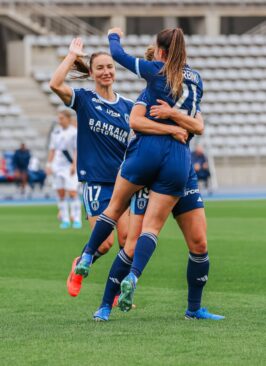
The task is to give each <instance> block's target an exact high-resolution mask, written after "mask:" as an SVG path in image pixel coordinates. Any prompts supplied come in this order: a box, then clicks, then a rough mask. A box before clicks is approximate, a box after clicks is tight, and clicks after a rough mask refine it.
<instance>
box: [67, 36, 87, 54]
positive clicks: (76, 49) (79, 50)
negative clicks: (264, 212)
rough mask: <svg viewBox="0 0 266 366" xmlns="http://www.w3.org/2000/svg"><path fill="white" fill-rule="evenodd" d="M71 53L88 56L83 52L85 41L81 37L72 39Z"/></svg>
mask: <svg viewBox="0 0 266 366" xmlns="http://www.w3.org/2000/svg"><path fill="white" fill-rule="evenodd" d="M69 53H72V54H74V55H75V56H76V57H84V56H87V54H86V53H84V52H83V41H82V39H81V38H74V39H73V40H72V41H71V43H70V46H69Z"/></svg>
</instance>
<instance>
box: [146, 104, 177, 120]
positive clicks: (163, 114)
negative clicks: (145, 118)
mask: <svg viewBox="0 0 266 366" xmlns="http://www.w3.org/2000/svg"><path fill="white" fill-rule="evenodd" d="M157 102H158V103H159V104H158V105H153V106H152V107H151V110H150V115H151V116H152V117H155V118H159V119H168V118H170V117H171V113H172V108H171V107H170V105H169V104H168V103H166V102H165V101H164V100H161V99H157Z"/></svg>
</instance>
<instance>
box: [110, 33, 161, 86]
mask: <svg viewBox="0 0 266 366" xmlns="http://www.w3.org/2000/svg"><path fill="white" fill-rule="evenodd" d="M122 35H123V32H122V31H121V29H120V28H112V29H110V30H109V31H108V39H109V46H110V53H111V55H112V57H113V59H114V60H115V61H116V62H118V63H119V64H120V65H122V66H124V67H125V68H126V69H128V70H130V71H132V72H133V73H134V74H136V75H138V77H139V78H144V79H149V77H151V75H153V73H154V72H157V71H158V70H156V69H155V70H153V64H152V62H150V61H146V60H144V59H139V58H136V57H134V56H131V55H129V54H128V53H126V52H125V51H124V49H123V47H122V45H121V43H120V38H121V37H122Z"/></svg>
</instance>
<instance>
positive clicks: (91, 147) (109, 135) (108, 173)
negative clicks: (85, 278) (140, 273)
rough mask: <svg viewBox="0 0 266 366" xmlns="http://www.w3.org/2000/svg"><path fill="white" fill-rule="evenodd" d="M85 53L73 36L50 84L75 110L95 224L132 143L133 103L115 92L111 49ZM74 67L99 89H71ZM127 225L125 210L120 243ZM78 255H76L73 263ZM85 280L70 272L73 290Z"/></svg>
mask: <svg viewBox="0 0 266 366" xmlns="http://www.w3.org/2000/svg"><path fill="white" fill-rule="evenodd" d="M84 56H85V54H84V53H83V42H82V40H81V39H80V38H76V39H74V40H73V41H72V42H71V45H70V48H69V53H68V55H67V56H66V58H65V59H64V60H63V62H62V63H61V64H60V65H59V67H58V69H57V70H56V71H55V73H54V75H53V76H52V79H51V81H50V87H51V89H52V90H53V91H54V92H55V93H56V94H57V95H58V96H59V97H60V98H61V99H62V101H63V102H64V103H65V104H66V105H67V106H69V107H71V108H73V109H74V110H75V111H76V113H77V123H78V135H77V173H78V179H79V181H81V182H83V183H84V185H83V198H84V205H85V208H86V212H87V215H88V219H89V223H90V225H91V227H94V225H95V223H96V220H97V218H98V216H99V214H101V213H102V212H103V211H104V210H105V208H106V207H107V205H108V203H109V201H110V198H111V195H112V192H113V188H114V182H115V178H116V175H117V172H118V169H119V166H120V164H121V162H122V160H123V157H124V153H125V149H126V147H127V143H128V136H129V131H130V129H129V124H128V117H129V114H130V112H131V108H132V105H133V103H132V101H130V100H128V99H126V98H123V97H122V96H120V95H119V94H117V93H115V92H114V91H113V88H112V86H113V82H114V80H115V66H114V62H113V59H112V57H111V56H110V55H109V54H107V53H105V52H99V53H95V54H92V55H91V57H90V62H89V65H87V64H86V63H85V62H84V61H83V60H82V57H84ZM73 68H76V69H77V70H78V71H82V72H83V76H84V75H85V76H86V77H89V76H91V77H92V79H93V80H94V82H95V90H87V89H83V88H82V89H72V88H70V87H69V86H68V85H67V84H66V83H65V79H66V76H67V74H68V73H69V71H70V70H72V69H73ZM127 226H128V214H127V213H125V214H124V215H123V216H122V217H120V219H119V221H118V225H117V231H118V241H119V243H120V245H123V244H124V242H125V238H126V233H127ZM109 234H111V232H110V233H109ZM113 240H114V238H113V235H112V234H111V235H107V236H106V238H105V239H104V240H103V241H102V242H101V243H100V244H102V245H101V246H100V247H99V250H98V251H97V252H96V253H95V257H94V260H95V259H96V258H97V257H99V256H101V255H102V254H105V253H106V252H107V251H108V250H109V248H110V247H111V246H112V244H113ZM97 249H98V248H97ZM78 259H79V258H76V259H75V260H74V262H73V268H74V267H75V265H76V263H77V262H78ZM81 281H82V277H81V276H77V275H75V274H74V272H73V271H71V273H70V275H69V278H68V282H67V285H68V291H69V294H70V295H72V296H77V294H78V293H79V290H80V287H81Z"/></svg>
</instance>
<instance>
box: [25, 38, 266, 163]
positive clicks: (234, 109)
mask: <svg viewBox="0 0 266 366" xmlns="http://www.w3.org/2000/svg"><path fill="white" fill-rule="evenodd" d="M29 41H30V42H31V45H32V47H34V48H36V47H37V48H38V47H41V48H43V47H45V46H44V45H45V44H46V47H48V48H49V49H51V48H53V51H52V52H53V53H55V54H57V56H58V61H59V60H60V59H61V58H62V57H63V56H65V55H66V54H67V50H68V45H69V41H70V37H68V36H67V37H57V38H54V39H53V41H52V42H51V43H49V38H44V37H31V38H30V40H29ZM150 43H152V37H150V36H140V37H137V36H127V37H126V38H125V39H124V44H125V46H126V49H127V50H128V51H129V52H131V53H133V54H134V55H136V56H139V57H142V56H143V54H144V52H145V48H146V46H147V45H148V44H150ZM187 43H188V54H189V64H190V65H191V66H192V67H193V68H195V69H197V70H199V72H200V73H201V75H202V78H203V80H204V90H205V93H204V99H203V100H204V103H203V107H202V111H203V113H204V116H205V118H206V123H207V127H206V130H207V133H208V136H209V139H210V148H211V152H212V155H214V156H217V157H221V156H243V155H250V156H254V155H262V156H264V155H266V149H265V142H266V118H265V112H266V106H265V103H264V101H265V100H266V81H265V77H266V61H265V56H266V45H265V39H264V37H263V36H260V35H255V36H254V35H243V36H229V37H227V36H219V37H208V36H191V37H187ZM250 45H252V46H250ZM97 50H107V51H108V48H107V40H106V37H98V36H92V37H86V38H85V51H86V52H87V53H88V54H90V53H92V52H95V51H97ZM35 52H36V51H35ZM40 67H41V66H40V65H39V66H38V71H34V70H33V75H34V77H35V79H36V80H37V81H38V82H39V83H40V87H41V89H42V90H43V92H44V93H46V94H48V96H49V98H50V101H51V102H52V103H53V104H55V105H58V104H59V103H60V100H59V99H58V98H57V97H56V96H55V95H54V94H52V93H51V90H50V88H49V83H48V81H49V78H50V76H51V71H52V70H50V71H49V70H47V69H46V70H45V69H43V70H40ZM69 84H70V85H71V86H72V87H81V86H83V87H88V88H89V87H90V86H91V84H90V81H89V80H87V81H85V82H84V81H77V80H70V81H69ZM144 85H145V84H144V82H143V81H141V80H138V79H137V78H136V76H135V75H134V74H132V73H130V72H129V71H126V70H123V69H122V68H121V67H120V66H119V65H118V69H117V83H116V88H117V90H118V91H119V92H120V93H122V94H124V95H126V96H127V97H129V98H131V99H133V100H134V99H136V97H137V95H138V93H139V91H140V90H141V89H142V88H143V87H144ZM251 132H252V134H253V135H254V132H255V136H254V137H252V138H250V134H251Z"/></svg>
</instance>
